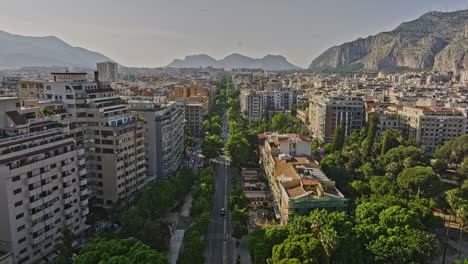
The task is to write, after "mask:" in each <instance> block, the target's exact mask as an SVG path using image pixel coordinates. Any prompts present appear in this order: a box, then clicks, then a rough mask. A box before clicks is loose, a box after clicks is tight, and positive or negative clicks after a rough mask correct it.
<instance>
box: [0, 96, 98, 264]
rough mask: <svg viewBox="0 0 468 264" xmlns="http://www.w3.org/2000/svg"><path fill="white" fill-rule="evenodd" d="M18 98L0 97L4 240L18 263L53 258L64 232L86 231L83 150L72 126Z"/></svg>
mask: <svg viewBox="0 0 468 264" xmlns="http://www.w3.org/2000/svg"><path fill="white" fill-rule="evenodd" d="M20 105H21V103H20V99H19V98H17V97H4V98H0V208H2V209H1V213H0V241H2V242H5V243H7V244H9V245H10V247H11V252H12V255H13V261H14V263H37V262H39V261H50V260H51V259H52V258H53V256H52V255H53V251H54V246H55V244H56V243H57V242H59V241H60V238H61V236H62V234H61V230H62V229H63V228H64V227H68V229H69V230H71V231H72V232H74V233H76V234H79V233H81V232H83V231H84V230H85V229H86V224H85V221H86V215H87V214H88V213H89V209H88V190H87V187H86V186H87V178H86V174H87V170H86V165H85V155H84V154H85V152H84V149H83V148H80V147H79V146H78V145H77V143H76V141H75V140H74V139H73V137H72V136H70V134H69V129H70V128H69V126H68V124H66V123H63V121H60V122H59V121H57V120H56V118H55V117H56V116H55V115H49V116H44V115H42V114H41V112H40V111H39V108H38V107H21V106H20Z"/></svg>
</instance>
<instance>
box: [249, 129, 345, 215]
mask: <svg viewBox="0 0 468 264" xmlns="http://www.w3.org/2000/svg"><path fill="white" fill-rule="evenodd" d="M258 139H259V147H260V151H259V152H260V155H261V163H262V166H263V168H264V170H265V174H266V176H267V179H268V182H269V184H270V188H271V191H272V195H273V197H274V206H273V208H274V210H275V214H276V217H277V218H278V219H279V220H280V221H281V223H282V224H286V223H287V221H288V219H289V217H290V216H293V215H307V214H309V213H310V212H311V211H312V210H314V209H317V208H327V209H329V210H344V209H345V208H346V206H347V199H346V198H345V197H344V196H343V194H342V193H341V192H340V191H339V190H338V189H337V188H336V187H335V182H333V181H331V180H330V179H328V178H327V177H326V176H325V174H324V173H323V172H322V171H321V170H320V169H319V165H318V163H316V162H315V161H313V160H312V159H311V158H310V155H311V148H312V146H311V142H310V140H308V139H307V138H305V137H304V136H300V135H296V134H284V135H280V134H276V133H264V134H260V135H258Z"/></svg>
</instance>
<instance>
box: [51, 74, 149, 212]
mask: <svg viewBox="0 0 468 264" xmlns="http://www.w3.org/2000/svg"><path fill="white" fill-rule="evenodd" d="M52 76H53V80H54V81H52V82H48V83H45V84H44V87H45V91H44V96H45V97H46V98H48V99H51V100H58V101H62V102H63V103H64V105H65V107H66V110H67V112H68V113H70V114H71V116H72V119H73V120H74V122H72V123H71V126H70V128H71V133H72V134H73V135H74V136H75V139H76V140H77V143H78V145H83V146H84V147H85V150H86V157H87V168H88V173H87V177H88V181H89V186H88V187H89V189H90V191H91V194H92V196H93V197H94V198H96V199H95V201H96V203H97V204H98V205H109V204H112V203H114V202H115V201H117V200H118V199H120V198H126V197H128V196H130V195H132V194H133V193H134V192H135V191H137V190H139V189H141V188H143V187H144V186H145V185H146V184H147V183H148V182H149V181H150V179H149V178H148V177H147V175H146V162H145V148H144V137H143V130H144V127H143V121H141V120H137V119H136V118H135V116H134V115H133V114H132V113H130V112H129V109H128V106H127V104H126V102H125V101H123V100H122V99H121V98H120V97H119V96H116V95H114V90H113V89H112V88H111V87H110V85H109V84H108V83H105V82H100V81H94V82H90V81H87V80H86V74H84V73H52ZM97 79H98V78H97V76H95V80H97Z"/></svg>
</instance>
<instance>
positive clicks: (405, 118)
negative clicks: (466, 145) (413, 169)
mask: <svg viewBox="0 0 468 264" xmlns="http://www.w3.org/2000/svg"><path fill="white" fill-rule="evenodd" d="M398 116H399V121H400V129H401V130H402V131H403V133H404V134H405V135H406V136H408V137H410V136H413V137H415V139H416V141H417V142H420V143H421V145H422V146H423V147H424V148H425V149H426V151H427V153H429V154H432V153H434V151H435V149H436V148H437V147H438V146H441V145H443V144H444V143H445V142H446V141H448V140H451V139H453V138H456V137H458V136H461V135H464V134H466V133H467V116H466V115H465V114H464V112H462V111H461V110H458V109H454V108H443V107H418V106H403V107H402V108H401V110H399V111H398Z"/></svg>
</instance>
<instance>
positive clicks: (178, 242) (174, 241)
mask: <svg viewBox="0 0 468 264" xmlns="http://www.w3.org/2000/svg"><path fill="white" fill-rule="evenodd" d="M192 200H193V197H192V192H190V193H189V194H188V195H187V196H186V197H185V201H184V205H183V206H182V208H181V209H180V212H179V213H178V214H177V215H172V217H174V218H175V225H176V228H175V231H174V232H173V234H172V236H171V241H170V243H169V252H168V253H167V258H168V259H169V262H170V263H171V264H176V263H177V258H178V257H179V254H180V250H181V249H182V243H183V241H184V235H185V230H186V229H187V228H188V227H189V226H190V221H189V218H190V208H191V207H192Z"/></svg>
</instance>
